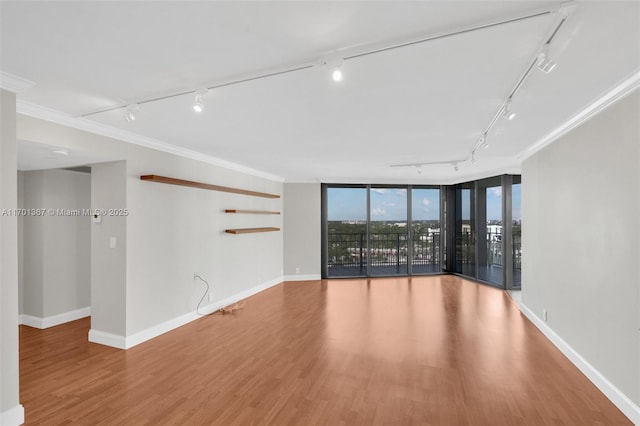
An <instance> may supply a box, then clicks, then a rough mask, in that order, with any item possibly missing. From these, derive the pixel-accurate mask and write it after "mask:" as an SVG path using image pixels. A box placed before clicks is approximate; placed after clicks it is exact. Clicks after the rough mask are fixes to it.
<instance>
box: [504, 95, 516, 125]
mask: <svg viewBox="0 0 640 426" xmlns="http://www.w3.org/2000/svg"><path fill="white" fill-rule="evenodd" d="M504 117H505V118H506V119H507V120H513V119H514V118H515V117H516V113H515V112H513V111H512V110H511V97H509V99H507V103H506V104H504Z"/></svg>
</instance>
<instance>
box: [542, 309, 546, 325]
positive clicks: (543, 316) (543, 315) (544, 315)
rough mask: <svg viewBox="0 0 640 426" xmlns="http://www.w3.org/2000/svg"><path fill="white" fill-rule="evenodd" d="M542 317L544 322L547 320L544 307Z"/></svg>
mask: <svg viewBox="0 0 640 426" xmlns="http://www.w3.org/2000/svg"><path fill="white" fill-rule="evenodd" d="M542 319H543V320H544V322H547V310H546V309H543V310H542Z"/></svg>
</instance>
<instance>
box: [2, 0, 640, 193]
mask: <svg viewBox="0 0 640 426" xmlns="http://www.w3.org/2000/svg"><path fill="white" fill-rule="evenodd" d="M574 4H576V5H577V7H576V8H575V10H574V11H573V12H572V13H571V15H570V16H569V18H568V20H567V21H566V23H565V24H564V25H563V26H562V27H561V29H560V31H559V32H558V34H557V36H556V37H555V38H554V41H553V44H552V46H551V54H552V56H553V59H554V60H555V61H556V62H557V63H558V66H557V67H556V69H555V70H554V71H553V72H552V73H550V74H544V73H542V72H541V71H539V70H537V69H534V70H533V71H532V73H531V74H530V76H529V77H528V79H527V80H526V81H525V82H524V84H523V85H522V88H521V89H520V91H519V92H518V93H517V94H516V96H515V97H514V99H513V108H514V110H515V111H516V112H517V114H518V115H517V117H516V119H514V120H513V121H506V120H504V119H499V120H498V122H497V124H496V126H495V127H494V128H493V129H492V131H491V133H490V134H489V138H488V139H489V142H490V146H489V148H488V149H486V150H481V151H478V155H477V157H478V162H477V163H476V164H471V162H469V161H468V159H469V158H470V154H471V150H472V149H473V147H474V145H475V144H476V142H477V141H478V139H479V137H480V136H481V135H482V133H483V131H484V130H485V128H486V127H487V125H488V124H489V122H490V121H491V119H492V117H493V116H494V114H495V113H496V112H497V110H498V108H500V106H501V104H502V103H503V102H504V101H505V99H506V97H507V96H508V94H509V92H510V91H511V90H512V89H513V87H514V85H515V84H516V83H517V81H518V79H519V78H520V77H521V75H522V73H523V72H524V71H525V69H526V68H527V67H528V65H529V64H531V62H532V60H533V59H534V58H535V56H536V54H537V53H538V52H539V49H540V47H541V44H542V43H543V42H544V41H545V40H546V38H547V37H548V36H549V32H550V31H551V30H552V29H553V28H554V27H555V25H556V24H557V22H558V20H559V14H548V15H543V16H539V17H535V18H530V19H524V20H520V21H517V22H513V23H509V24H504V25H498V26H494V27H491V28H485V29H481V30H477V31H473V32H468V33H465V34H460V35H455V36H451V37H446V38H441V39H437V40H432V41H427V42H424V43H418V44H413V45H410V46H406V47H402V48H398V49H393V50H387V51H384V52H380V53H375V54H372V55H367V56H362V57H357V58H353V59H347V60H345V62H344V64H343V66H342V69H343V72H344V76H345V77H344V81H342V82H340V83H336V82H333V81H332V80H331V78H330V70H328V69H326V68H325V67H323V66H320V65H318V66H314V67H311V68H307V69H304V70H300V71H294V72H291V73H286V74H281V75H277V76H273V77H268V78H263V79H258V80H254V81H250V82H245V83H239V84H234V85H228V86H225V87H221V88H218V89H214V90H212V91H211V93H210V94H209V95H208V96H207V99H206V107H205V111H204V112H203V113H202V114H197V113H195V112H193V111H192V110H191V103H192V102H193V95H183V96H178V97H173V98H170V99H166V100H159V101H155V102H150V103H145V104H142V105H141V107H140V113H139V116H138V119H137V120H136V121H135V122H132V123H128V122H126V121H125V120H124V119H123V112H122V110H114V111H110V112H104V113H99V114H94V115H91V116H88V117H86V119H88V120H92V121H95V122H97V123H99V124H100V125H102V126H103V128H104V125H108V126H112V127H113V128H115V129H118V131H120V132H121V131H122V130H125V131H128V132H132V133H134V134H136V135H139V136H142V137H145V138H147V140H148V138H152V139H155V140H157V141H159V142H162V143H165V144H171V145H175V146H177V147H180V148H184V149H188V150H191V151H195V152H198V153H201V154H204V155H207V156H211V157H215V158H219V159H222V160H226V161H229V162H233V163H237V164H240V165H243V166H246V167H249V168H252V169H255V170H259V171H262V172H265V173H269V174H272V175H276V176H280V177H282V178H284V179H285V180H287V181H293V182H295V181H322V182H389V183H390V182H407V183H411V182H413V183H428V182H431V183H438V182H451V181H462V180H465V179H466V178H469V177H477V176H483V175H490V174H497V173H504V172H513V171H517V170H518V169H519V167H520V156H521V154H522V153H524V152H526V151H527V149H529V148H531V147H532V146H534V145H535V144H536V143H538V142H539V141H540V140H542V139H544V138H545V137H546V136H547V135H548V134H549V133H550V132H552V131H554V130H555V129H557V128H558V127H560V126H562V125H563V124H564V123H566V122H567V121H568V120H571V119H572V117H574V116H575V115H576V114H578V113H580V112H581V111H582V110H584V109H585V108H588V107H589V106H590V105H592V104H593V103H594V102H595V101H597V100H598V99H599V98H601V97H602V96H603V95H606V94H607V93H608V92H610V91H612V90H613V89H615V88H616V87H618V86H619V85H620V84H621V83H622V82H623V81H628V79H629V78H630V77H632V76H634V75H637V74H638V72H639V71H640V2H638V1H622V2H612V1H584V2H582V1H579V2H575V3H574ZM560 5H561V3H559V2H547V1H519V2H515V1H503V2H496V1H467V2H459V1H456V2H453V1H422V2H419V1H388V2H385V1H350V2H347V1H344V2H326V1H289V2H275V1H274V2H271V1H256V2H239V1H238V2H231V1H229V2H211V1H209V2H207V1H199V2H178V1H175V2H159V1H158V2H156V1H139V2H134V1H130V2H122V1H108V2H60V1H56V2H35V1H28V2H27V1H6V0H3V1H2V2H1V3H0V8H1V9H0V11H1V15H0V19H1V36H2V37H1V47H2V49H1V62H0V67H1V70H2V71H3V72H5V73H10V74H13V75H15V76H19V77H21V78H24V79H27V80H31V81H33V82H35V83H36V84H35V85H34V86H33V87H31V88H29V89H27V90H24V91H21V92H20V93H19V94H18V99H19V102H28V103H31V104H35V105H37V106H41V107H46V108H49V109H53V110H56V111H59V112H62V113H66V114H70V115H72V116H75V117H80V116H82V115H83V114H86V113H90V112H94V111H98V110H102V109H105V108H109V107H113V106H121V105H126V104H129V103H135V102H140V101H144V100H146V99H150V98H156V97H161V96H165V95H170V94H175V93H180V92H184V91H192V90H197V89H199V88H202V87H211V86H216V85H218V84H221V83H226V82H229V81H234V80H238V79H242V78H244V77H247V76H256V75H261V74H266V73H268V72H270V71H273V70H276V71H277V70H284V69H287V68H288V67H291V66H295V65H299V64H309V63H321V62H322V61H323V60H324V59H326V58H328V57H329V56H331V55H332V52H336V51H338V52H339V53H340V55H341V56H345V57H348V56H350V55H353V54H358V53H361V52H366V51H369V50H372V49H376V48H379V47H385V46H390V45H393V44H395V43H402V42H406V41H410V40H413V39H417V38H420V37H424V36H429V35H433V34H440V33H447V32H451V31H454V30H457V29H460V28H464V27H469V26H475V25H478V24H483V23H489V22H495V21H499V20H502V19H508V18H512V17H517V16H521V15H524V14H527V13H529V12H531V11H536V10H541V9H545V8H546V9H549V8H558V7H559V6H560ZM32 107H33V105H32ZM21 143H23V142H21ZM31 148H33V146H32V147H31ZM37 152H38V149H22V150H21V156H22V157H23V158H22V160H21V164H30V167H37V166H38V165H40V164H46V163H38V158H40V157H38V155H39V154H37ZM25 156H26V157H25ZM27 157H28V158H27ZM70 157H71V160H73V161H76V162H77V164H84V162H87V161H89V160H90V158H85V157H79V158H77V159H76V158H75V157H74V154H73V153H71V155H70ZM454 160H465V161H462V162H461V163H460V164H459V170H458V171H455V170H454V168H453V167H452V165H451V164H441V165H428V166H423V167H421V168H420V169H418V168H416V167H390V165H392V164H398V163H423V162H431V161H436V162H437V161H444V162H449V161H454ZM67 162H69V160H67ZM67 165H72V164H67Z"/></svg>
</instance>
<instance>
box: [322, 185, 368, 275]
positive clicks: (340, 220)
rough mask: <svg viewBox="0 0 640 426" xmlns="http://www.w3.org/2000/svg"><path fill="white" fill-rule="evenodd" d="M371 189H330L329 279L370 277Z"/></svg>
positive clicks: (326, 233) (326, 225) (326, 266)
mask: <svg viewBox="0 0 640 426" xmlns="http://www.w3.org/2000/svg"><path fill="white" fill-rule="evenodd" d="M367 192H368V190H367V188H366V187H364V186H359V187H357V186H356V187H353V186H350V187H332V188H327V191H326V193H325V194H324V195H325V197H326V206H327V217H326V220H325V223H324V226H325V228H326V231H325V238H326V244H325V246H326V248H325V252H326V260H325V265H324V268H325V271H326V274H325V275H326V276H329V277H348V276H366V275H367V258H368V256H367V247H368V245H367V218H368V216H367Z"/></svg>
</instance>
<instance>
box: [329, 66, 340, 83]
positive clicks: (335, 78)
mask: <svg viewBox="0 0 640 426" xmlns="http://www.w3.org/2000/svg"><path fill="white" fill-rule="evenodd" d="M331 78H332V79H333V81H342V78H343V76H342V70H341V69H340V67H335V68H334V69H333V72H332V73H331Z"/></svg>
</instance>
